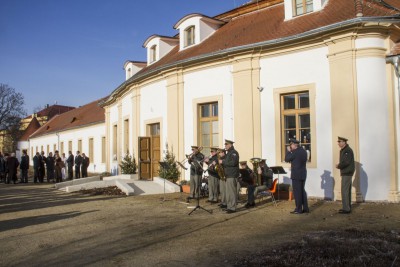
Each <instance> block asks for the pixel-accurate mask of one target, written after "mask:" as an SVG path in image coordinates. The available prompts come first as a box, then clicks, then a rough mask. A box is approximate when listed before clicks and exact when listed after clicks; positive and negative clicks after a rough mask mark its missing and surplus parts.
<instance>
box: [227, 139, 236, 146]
mask: <svg viewBox="0 0 400 267" xmlns="http://www.w3.org/2000/svg"><path fill="white" fill-rule="evenodd" d="M233 143H235V142H233V141H231V140H228V139H225V144H231V145H233Z"/></svg>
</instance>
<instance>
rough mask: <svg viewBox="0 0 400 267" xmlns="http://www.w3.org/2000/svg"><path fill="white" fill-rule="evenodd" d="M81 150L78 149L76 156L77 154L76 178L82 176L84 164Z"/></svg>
mask: <svg viewBox="0 0 400 267" xmlns="http://www.w3.org/2000/svg"><path fill="white" fill-rule="evenodd" d="M80 153H81V152H79V150H78V151H76V156H75V179H79V178H81V164H82V156H81V154H80Z"/></svg>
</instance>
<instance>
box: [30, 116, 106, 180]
mask: <svg viewBox="0 0 400 267" xmlns="http://www.w3.org/2000/svg"><path fill="white" fill-rule="evenodd" d="M104 136H105V124H104V123H99V124H95V125H92V126H87V127H81V128H77V129H73V130H67V131H62V132H59V137H58V136H57V135H56V134H55V133H54V134H49V135H44V136H40V137H37V138H31V139H30V140H29V143H30V147H33V152H34V153H35V154H36V147H38V151H39V152H40V148H41V146H43V148H44V152H45V154H46V156H47V155H48V154H49V152H53V154H54V149H53V145H54V144H57V149H58V150H60V149H61V148H60V144H61V142H64V153H65V155H66V157H68V142H69V141H72V154H74V156H75V152H76V151H77V150H78V140H82V151H81V153H85V154H86V155H87V156H89V138H93V150H94V151H93V156H94V158H90V165H89V168H88V172H97V173H101V172H104V171H106V166H105V162H101V161H102V151H101V149H102V143H101V142H102V137H104ZM47 145H50V151H47V149H46V148H47ZM30 151H31V150H30V148H29V152H30ZM60 152H61V151H60ZM29 155H30V154H29ZM32 159H33V157H31V158H30V164H31V165H33V161H32Z"/></svg>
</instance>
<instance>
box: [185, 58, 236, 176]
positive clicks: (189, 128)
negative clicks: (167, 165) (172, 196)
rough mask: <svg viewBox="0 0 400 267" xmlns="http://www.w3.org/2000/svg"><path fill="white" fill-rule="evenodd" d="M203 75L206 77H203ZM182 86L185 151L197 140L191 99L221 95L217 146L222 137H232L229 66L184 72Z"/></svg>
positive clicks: (230, 75) (195, 117) (187, 174)
mask: <svg viewBox="0 0 400 267" xmlns="http://www.w3.org/2000/svg"><path fill="white" fill-rule="evenodd" d="M205 77H207V78H206V79H205ZM184 86H185V89H184V90H185V93H184V122H185V132H184V147H185V151H188V153H189V152H190V146H191V145H197V140H194V138H196V137H195V135H194V132H193V131H194V127H195V125H194V123H196V122H197V116H196V115H195V114H194V110H195V108H196V107H194V106H193V104H194V103H193V100H195V99H201V98H207V97H215V96H221V95H222V99H223V101H222V102H223V103H222V107H221V106H220V107H219V116H220V119H222V121H223V126H222V129H219V132H220V138H219V139H220V140H219V142H220V144H219V146H220V147H222V144H223V140H224V138H228V137H229V138H232V139H234V136H233V112H232V74H231V67H230V66H221V67H215V68H211V69H205V70H199V71H195V72H191V73H188V74H185V75H184ZM221 116H222V117H221ZM227 136H228V137H227ZM189 174H190V173H189V172H186V176H187V177H189ZM187 177H186V179H187Z"/></svg>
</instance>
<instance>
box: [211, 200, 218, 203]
mask: <svg viewBox="0 0 400 267" xmlns="http://www.w3.org/2000/svg"><path fill="white" fill-rule="evenodd" d="M210 202H211V204H215V203H218V201H216V200H211V201H210Z"/></svg>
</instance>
